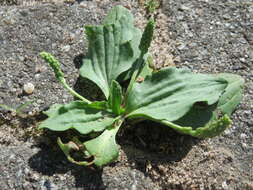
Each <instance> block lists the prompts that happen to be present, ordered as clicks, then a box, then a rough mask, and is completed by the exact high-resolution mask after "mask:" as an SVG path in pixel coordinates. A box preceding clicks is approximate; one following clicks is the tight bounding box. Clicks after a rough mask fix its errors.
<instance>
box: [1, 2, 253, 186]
mask: <svg viewBox="0 0 253 190" xmlns="http://www.w3.org/2000/svg"><path fill="white" fill-rule="evenodd" d="M49 1H50V0H48V1H47V2H49ZM51 2H52V1H51ZM63 2H64V1H60V2H54V3H43V2H42V1H29V2H28V1H23V2H22V1H4V2H3V3H2V4H1V5H4V4H8V5H10V6H0V104H2V103H4V104H7V105H9V106H11V107H13V108H15V107H17V106H18V105H20V104H21V103H24V102H27V101H31V100H34V101H33V103H32V104H31V105H29V106H28V107H27V108H26V109H25V110H24V115H20V116H15V115H13V113H9V112H6V111H4V110H3V109H0V150H1V154H0V189H3V190H5V189H43V190H44V189H47V190H49V189H52V190H56V189H133V190H134V189H148V190H149V189H183V190H188V189H192V190H193V189H215V190H216V189H232V190H233V189H234V190H236V189H249V190H252V189H253V184H252V181H253V171H252V168H253V144H252V142H253V130H252V129H253V128H252V125H253V113H252V112H253V111H252V110H253V77H252V75H253V36H252V34H253V14H252V12H253V1H252V0H219V1H218V0H212V1H211V0H191V1H190V0H177V1H170V0H164V1H163V3H162V6H161V9H159V10H157V11H156V12H155V13H154V15H155V18H156V19H157V32H156V33H155V39H154V42H153V44H152V48H151V52H152V53H153V55H154V61H155V63H156V66H157V67H158V68H159V67H162V66H177V67H188V68H190V69H191V70H193V71H195V72H203V73H217V72H229V73H236V74H239V75H241V76H243V77H244V79H245V81H246V87H245V92H244V98H243V101H242V103H241V104H240V105H239V106H238V108H237V110H236V112H235V113H234V114H233V118H232V119H233V125H232V126H231V127H230V128H229V129H228V130H226V131H225V132H224V134H223V135H222V136H219V137H215V138H213V139H207V140H198V139H194V138H191V137H188V136H184V135H180V134H177V133H175V132H174V131H172V130H170V129H167V128H165V127H164V126H160V125H157V124H154V123H152V122H144V123H141V124H140V125H138V126H136V127H131V124H129V126H130V127H126V129H125V130H122V131H121V132H120V134H119V136H118V138H117V141H118V143H119V144H120V146H121V149H120V157H119V159H118V161H117V162H115V163H113V164H111V165H109V166H106V167H104V168H103V169H94V168H84V167H80V166H76V165H73V164H71V163H69V162H68V161H67V160H66V158H65V156H64V155H63V153H62V152H61V151H60V150H59V148H58V147H57V146H56V145H55V140H56V137H57V136H58V135H62V134H58V133H57V134H55V133H51V132H42V131H40V130H37V125H38V123H39V122H40V121H41V120H43V119H45V116H43V115H42V114H41V111H43V110H45V109H47V108H48V106H49V105H51V104H53V103H65V102H68V101H70V100H72V97H71V96H70V95H69V94H68V93H67V92H66V91H65V90H63V89H62V87H61V85H60V84H58V82H57V81H56V79H55V77H54V75H53V73H52V71H51V69H50V68H49V67H48V66H47V65H45V64H44V62H43V61H42V59H41V58H39V56H38V53H39V52H41V51H49V52H51V53H52V54H54V55H55V56H56V57H57V58H58V59H59V60H60V62H61V63H62V69H63V71H64V73H65V75H66V78H67V81H68V82H69V83H70V85H71V86H74V88H76V89H77V90H80V93H81V92H87V91H89V94H90V95H91V97H90V98H91V99H96V98H98V97H100V95H99V93H98V92H97V90H96V89H93V88H91V87H90V86H91V85H90V84H89V83H87V82H86V83H85V82H84V81H81V82H80V79H79V78H78V72H77V69H78V67H79V66H80V58H81V57H82V56H83V55H84V54H85V53H86V51H87V41H86V40H85V39H84V38H83V26H84V25H85V24H98V23H100V21H101V19H102V17H103V16H104V15H105V14H106V12H107V11H108V10H109V9H110V8H111V7H112V6H113V5H116V4H124V5H125V6H126V7H128V8H130V9H131V11H132V12H133V13H134V15H135V17H136V20H137V22H136V24H137V25H138V26H140V27H141V28H143V26H144V24H145V23H146V20H147V19H146V18H147V17H148V14H146V13H145V11H144V10H143V9H142V8H141V7H138V6H137V3H136V2H135V1H133V2H132V1H120V2H116V1H108V0H106V1H103V2H100V1H81V2H74V1H65V3H63ZM27 83H32V84H33V85H34V87H35V88H34V91H33V93H32V94H30V95H29V94H26V93H24V92H23V86H24V85H25V84H27ZM80 85H82V87H83V88H82V89H80Z"/></svg>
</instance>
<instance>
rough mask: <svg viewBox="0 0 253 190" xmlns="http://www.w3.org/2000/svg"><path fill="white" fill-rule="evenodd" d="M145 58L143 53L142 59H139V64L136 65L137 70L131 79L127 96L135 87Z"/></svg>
mask: <svg viewBox="0 0 253 190" xmlns="http://www.w3.org/2000/svg"><path fill="white" fill-rule="evenodd" d="M143 56H144V54H143V53H141V55H140V57H139V58H138V61H137V64H136V67H135V70H134V72H133V74H132V76H131V79H130V82H129V85H128V87H127V91H126V96H128V94H129V92H130V91H131V89H132V87H133V84H134V82H135V81H136V79H137V78H138V76H139V74H140V73H141V70H142V68H143V66H142V65H143V61H144V60H143Z"/></svg>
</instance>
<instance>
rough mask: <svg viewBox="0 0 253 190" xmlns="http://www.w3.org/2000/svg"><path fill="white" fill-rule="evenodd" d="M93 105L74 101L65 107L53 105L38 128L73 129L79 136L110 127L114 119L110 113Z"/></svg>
mask: <svg viewBox="0 0 253 190" xmlns="http://www.w3.org/2000/svg"><path fill="white" fill-rule="evenodd" d="M96 106H97V103H96V105H95V106H93V104H91V105H90V104H86V103H84V102H82V101H74V102H71V103H69V104H66V105H60V104H56V105H53V106H52V107H51V108H50V109H49V110H48V111H47V112H45V114H47V115H48V116H49V118H48V119H46V120H45V121H43V122H42V123H41V124H40V126H39V128H48V129H50V130H53V131H65V130H68V129H75V130H77V131H78V132H80V133H81V134H88V133H90V132H100V131H103V130H105V129H106V128H107V127H108V126H111V125H112V124H113V123H114V121H115V119H116V118H115V117H114V115H113V114H112V113H110V112H108V111H105V110H99V109H96V108H94V107H96Z"/></svg>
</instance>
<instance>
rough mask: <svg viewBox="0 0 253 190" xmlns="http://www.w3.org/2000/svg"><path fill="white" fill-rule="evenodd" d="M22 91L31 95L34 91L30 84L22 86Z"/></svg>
mask: <svg viewBox="0 0 253 190" xmlns="http://www.w3.org/2000/svg"><path fill="white" fill-rule="evenodd" d="M24 91H25V93H27V94H32V93H33V91H34V85H33V84H32V83H30V82H28V83H26V84H24Z"/></svg>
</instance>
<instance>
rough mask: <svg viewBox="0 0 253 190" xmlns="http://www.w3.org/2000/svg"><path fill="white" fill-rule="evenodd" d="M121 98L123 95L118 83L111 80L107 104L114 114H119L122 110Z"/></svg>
mask: <svg viewBox="0 0 253 190" xmlns="http://www.w3.org/2000/svg"><path fill="white" fill-rule="evenodd" d="M122 98H123V95H122V89H121V86H120V84H119V83H118V82H116V81H112V85H111V90H110V97H109V105H110V108H111V109H112V111H113V113H115V114H116V115H120V114H121V113H122V111H123V110H122V108H121V103H122Z"/></svg>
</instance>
